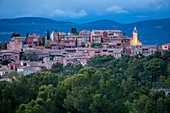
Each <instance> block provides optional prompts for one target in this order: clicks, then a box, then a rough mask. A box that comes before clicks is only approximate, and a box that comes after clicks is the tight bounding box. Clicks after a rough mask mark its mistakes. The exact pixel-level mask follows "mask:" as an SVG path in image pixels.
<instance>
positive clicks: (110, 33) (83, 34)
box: [0, 27, 170, 75]
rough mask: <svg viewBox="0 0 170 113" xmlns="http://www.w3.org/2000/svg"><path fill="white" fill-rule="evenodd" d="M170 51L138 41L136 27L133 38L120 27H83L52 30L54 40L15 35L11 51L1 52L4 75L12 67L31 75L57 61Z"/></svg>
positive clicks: (84, 61)
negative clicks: (69, 29) (80, 29)
mask: <svg viewBox="0 0 170 113" xmlns="http://www.w3.org/2000/svg"><path fill="white" fill-rule="evenodd" d="M159 49H161V50H170V44H165V45H162V46H161V47H158V46H157V45H142V43H141V42H140V41H139V40H138V32H137V29H136V27H135V28H134V31H133V37H128V36H124V35H123V34H122V31H120V30H93V31H91V32H90V31H88V30H83V31H80V32H79V33H78V34H76V35H75V34H73V33H64V32H52V33H51V35H50V39H48V38H47V37H46V38H43V37H42V36H41V35H38V34H33V35H29V36H27V37H12V38H11V40H10V42H9V43H8V45H7V50H2V51H0V61H1V64H2V65H1V68H0V75H3V74H5V73H7V72H9V71H11V70H16V71H17V72H18V73H21V74H24V75H27V74H30V73H36V72H38V71H41V70H42V69H43V68H47V69H51V67H52V65H53V64H54V63H56V62H59V63H62V64H63V65H64V66H65V65H67V64H68V63H72V64H77V63H81V64H82V65H84V66H85V65H86V64H87V61H88V60H89V59H90V58H91V57H93V56H95V55H113V56H114V57H115V58H121V57H122V56H123V55H131V56H135V55H137V54H143V55H144V56H149V55H151V54H153V53H155V51H158V50H159Z"/></svg>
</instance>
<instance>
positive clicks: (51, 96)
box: [0, 54, 170, 113]
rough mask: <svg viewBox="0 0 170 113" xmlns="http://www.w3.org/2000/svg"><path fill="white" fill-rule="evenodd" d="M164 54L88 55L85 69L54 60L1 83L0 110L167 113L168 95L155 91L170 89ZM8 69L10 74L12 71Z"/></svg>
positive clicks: (4, 112)
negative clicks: (119, 56)
mask: <svg viewBox="0 0 170 113" xmlns="http://www.w3.org/2000/svg"><path fill="white" fill-rule="evenodd" d="M167 58H169V56H168V55H167V54H166V55H165V56H164V55H163V56H162V55H161V56H160V54H157V55H153V56H149V57H144V58H133V57H130V56H123V57H122V58H121V59H115V58H114V57H113V56H111V55H109V56H106V55H104V56H94V57H92V58H91V59H90V60H89V61H88V67H83V66H82V65H81V64H71V63H68V64H67V65H66V66H63V65H62V64H60V63H56V64H54V65H53V66H52V69H51V70H47V69H46V70H43V72H39V73H35V74H31V75H28V76H23V77H18V78H17V80H16V81H13V82H12V83H9V82H6V81H3V82H0V89H1V90H0V108H1V109H0V112H1V113H13V112H16V113H57V112H58V113H161V112H162V113H169V112H170V109H169V108H170V96H169V95H168V96H165V94H164V92H163V91H159V89H161V88H167V89H168V88H170V77H169V76H168V66H169V62H168V60H167ZM11 73H12V74H9V75H8V76H9V78H10V77H13V75H15V74H16V72H11ZM16 77H17V76H16ZM152 84H154V85H152ZM151 85H152V87H150V86H151Z"/></svg>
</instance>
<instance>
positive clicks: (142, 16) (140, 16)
mask: <svg viewBox="0 0 170 113" xmlns="http://www.w3.org/2000/svg"><path fill="white" fill-rule="evenodd" d="M136 17H137V18H147V16H144V15H138V16H136Z"/></svg>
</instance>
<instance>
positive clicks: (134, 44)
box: [131, 26, 142, 46]
mask: <svg viewBox="0 0 170 113" xmlns="http://www.w3.org/2000/svg"><path fill="white" fill-rule="evenodd" d="M131 45H132V46H138V45H142V43H141V42H139V40H138V32H137V29H136V26H135V27H134V30H133V39H132V41H131Z"/></svg>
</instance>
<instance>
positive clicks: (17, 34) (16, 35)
mask: <svg viewBox="0 0 170 113" xmlns="http://www.w3.org/2000/svg"><path fill="white" fill-rule="evenodd" d="M20 36H21V35H20V34H19V33H12V36H11V38H13V37H20Z"/></svg>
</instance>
